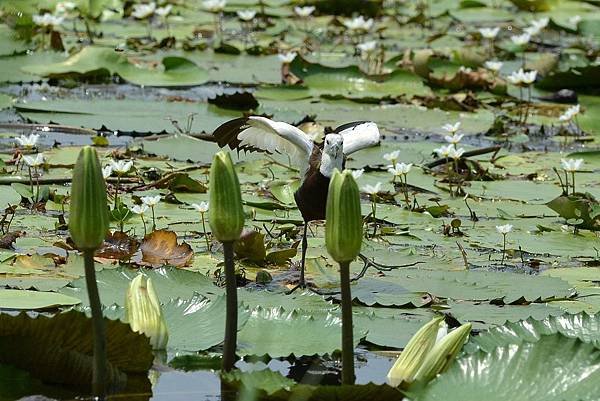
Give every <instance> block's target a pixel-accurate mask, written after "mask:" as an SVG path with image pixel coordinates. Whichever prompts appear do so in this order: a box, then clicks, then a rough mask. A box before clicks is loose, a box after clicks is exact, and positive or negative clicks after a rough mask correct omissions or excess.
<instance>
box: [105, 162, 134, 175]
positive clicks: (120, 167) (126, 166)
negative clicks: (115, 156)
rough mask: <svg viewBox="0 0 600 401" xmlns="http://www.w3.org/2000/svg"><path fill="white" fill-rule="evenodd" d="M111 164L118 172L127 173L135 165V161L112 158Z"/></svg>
mask: <svg viewBox="0 0 600 401" xmlns="http://www.w3.org/2000/svg"><path fill="white" fill-rule="evenodd" d="M110 166H111V167H112V169H113V171H114V172H115V173H117V174H127V173H128V172H129V170H131V168H132V167H133V161H131V160H111V161H110Z"/></svg>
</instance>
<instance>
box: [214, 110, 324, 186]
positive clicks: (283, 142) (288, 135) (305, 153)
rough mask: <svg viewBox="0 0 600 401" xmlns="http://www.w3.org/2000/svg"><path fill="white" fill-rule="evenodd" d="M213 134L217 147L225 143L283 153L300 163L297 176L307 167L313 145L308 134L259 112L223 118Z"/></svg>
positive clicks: (249, 149)
mask: <svg viewBox="0 0 600 401" xmlns="http://www.w3.org/2000/svg"><path fill="white" fill-rule="evenodd" d="M213 136H214V137H215V139H216V141H217V143H218V144H219V146H220V147H224V146H226V145H229V147H230V148H231V149H239V150H248V151H253V150H262V151H265V152H269V153H281V154H286V155H288V156H289V157H290V159H291V160H292V161H293V162H294V164H295V165H297V166H299V167H300V173H301V176H304V173H305V172H306V170H307V169H308V161H309V158H310V155H311V153H312V150H313V146H314V145H313V141H312V140H311V139H310V137H309V136H308V135H306V134H305V133H304V131H302V130H300V129H299V128H296V127H294V126H293V125H291V124H288V123H285V122H280V121H273V120H270V119H268V118H266V117H259V116H250V117H242V118H236V119H234V120H230V121H227V122H226V123H224V124H222V125H221V126H219V127H218V128H217V129H216V130H215V131H214V132H213Z"/></svg>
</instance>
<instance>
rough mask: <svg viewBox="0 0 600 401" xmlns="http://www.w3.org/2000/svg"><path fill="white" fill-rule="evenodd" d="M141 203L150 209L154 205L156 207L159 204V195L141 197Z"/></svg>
mask: <svg viewBox="0 0 600 401" xmlns="http://www.w3.org/2000/svg"><path fill="white" fill-rule="evenodd" d="M141 199H142V203H143V204H144V205H148V206H150V207H154V206H156V205H158V202H160V195H156V196H142V198H141Z"/></svg>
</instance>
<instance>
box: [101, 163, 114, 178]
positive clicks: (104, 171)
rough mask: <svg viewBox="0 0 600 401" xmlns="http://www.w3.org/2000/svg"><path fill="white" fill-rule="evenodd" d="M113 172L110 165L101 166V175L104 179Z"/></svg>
mask: <svg viewBox="0 0 600 401" xmlns="http://www.w3.org/2000/svg"><path fill="white" fill-rule="evenodd" d="M112 173H113V168H112V166H104V167H102V177H104V179H105V180H106V179H107V178H108V177H110V176H111V175H112Z"/></svg>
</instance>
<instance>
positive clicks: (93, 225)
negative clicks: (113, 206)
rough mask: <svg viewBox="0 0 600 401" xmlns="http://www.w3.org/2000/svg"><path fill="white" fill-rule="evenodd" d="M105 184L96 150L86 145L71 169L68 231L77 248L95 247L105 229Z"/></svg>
mask: <svg viewBox="0 0 600 401" xmlns="http://www.w3.org/2000/svg"><path fill="white" fill-rule="evenodd" d="M107 205H108V201H107V198H106V183H105V182H104V177H103V176H102V167H101V166H100V161H98V155H97V154H96V150H95V149H94V148H92V147H91V146H86V147H84V148H83V149H81V152H79V157H78V158H77V162H76V163H75V168H74V169H73V184H72V186H71V205H70V212H69V232H70V233H71V238H72V239H73V242H74V243H75V245H76V246H77V248H78V249H80V250H94V249H97V248H98V247H99V246H100V245H102V242H103V241H104V237H105V236H106V233H107V231H108V222H109V217H108V206H107Z"/></svg>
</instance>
